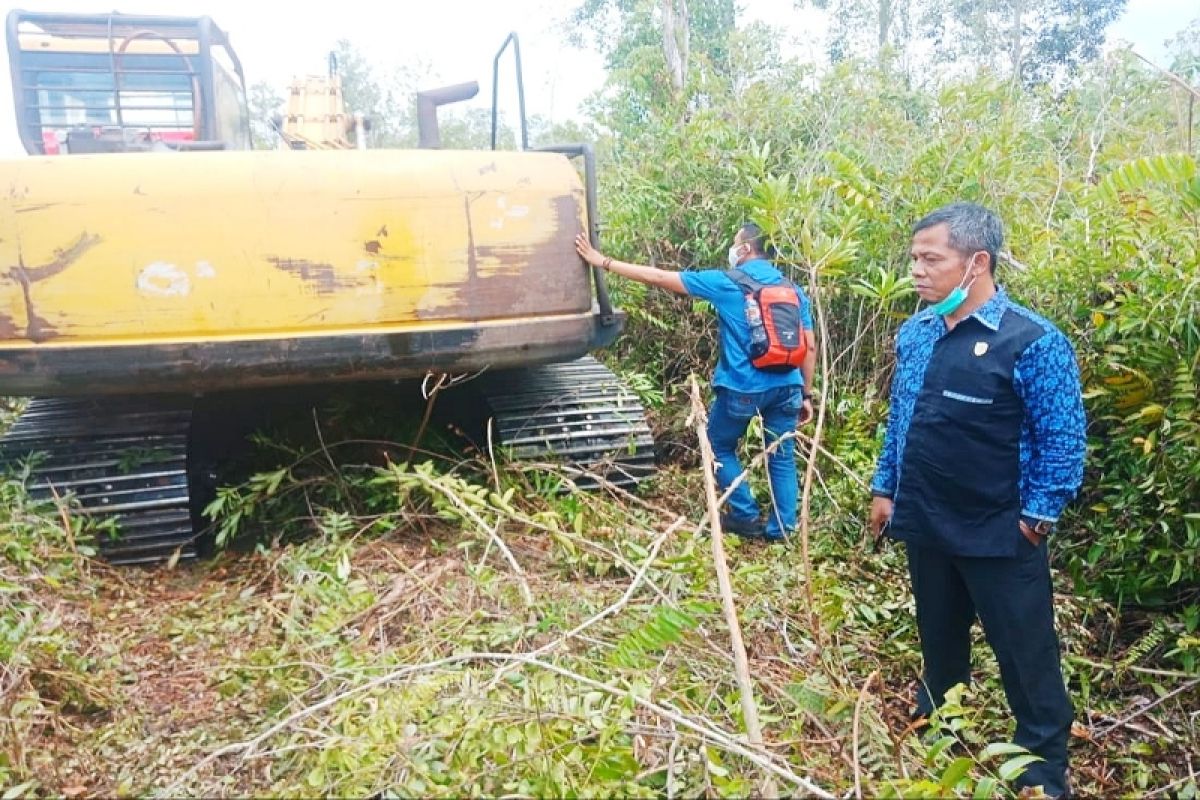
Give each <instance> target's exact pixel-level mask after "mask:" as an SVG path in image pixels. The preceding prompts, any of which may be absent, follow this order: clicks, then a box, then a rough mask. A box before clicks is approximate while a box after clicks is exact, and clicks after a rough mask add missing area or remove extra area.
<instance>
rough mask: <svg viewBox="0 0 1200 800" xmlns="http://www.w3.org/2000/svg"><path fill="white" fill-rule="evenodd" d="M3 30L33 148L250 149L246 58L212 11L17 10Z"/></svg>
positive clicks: (20, 115) (36, 151)
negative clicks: (243, 59) (148, 13)
mask: <svg viewBox="0 0 1200 800" xmlns="http://www.w3.org/2000/svg"><path fill="white" fill-rule="evenodd" d="M7 38H8V53H9V61H10V73H11V75H12V83H13V99H14V101H15V104H16V111H17V115H16V121H17V131H18V133H19V135H20V137H21V141H22V143H23V144H24V146H25V150H26V151H27V152H28V153H29V154H30V155H63V154H67V153H124V152H139V151H148V150H248V149H250V122H249V120H250V117H249V113H248V111H247V106H246V83H245V79H244V77H243V74H242V65H241V62H239V61H238V57H237V54H236V53H235V52H234V51H233V48H232V47H231V46H230V44H229V37H228V36H227V35H226V34H225V32H224V31H222V30H221V29H220V28H219V27H217V26H216V25H215V24H214V23H213V21H212V20H211V19H210V18H208V17H163V16H139V15H129V14H116V13H112V14H71V13H48V12H34V11H21V10H16V11H12V12H10V13H9V15H8V20H7Z"/></svg>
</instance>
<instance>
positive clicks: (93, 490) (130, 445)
mask: <svg viewBox="0 0 1200 800" xmlns="http://www.w3.org/2000/svg"><path fill="white" fill-rule="evenodd" d="M191 417H192V411H191V407H190V405H189V403H188V400H187V398H179V397H174V396H171V397H154V396H147V397H136V398H132V397H131V398H125V397H117V398H86V399H82V398H34V399H33V400H31V401H30V403H29V405H28V406H27V407H26V409H25V411H24V412H23V413H22V414H21V416H20V417H19V418H18V419H17V421H16V422H15V423H14V424H13V426H12V427H11V428H10V429H9V430H8V432H7V433H6V434H5V435H4V437H3V439H0V464H4V465H5V466H7V467H8V468H9V469H13V468H14V467H15V466H16V465H17V464H19V463H20V462H21V461H23V460H25V459H30V458H32V463H33V468H32V470H31V473H30V476H29V481H28V487H29V492H30V495H31V496H33V497H35V498H49V497H58V498H63V497H66V496H67V495H68V494H70V495H73V496H74V497H75V498H76V500H77V502H78V507H79V510H80V511H81V512H82V513H85V514H89V515H94V516H97V517H110V518H113V519H114V520H115V521H116V523H117V533H116V535H115V536H111V537H110V536H108V535H106V534H101V536H100V541H99V548H100V554H101V556H103V557H104V558H105V559H106V560H108V561H109V562H111V563H114V564H147V563H155V562H159V561H164V560H167V559H169V558H172V557H173V556H174V555H175V553H176V552H177V551H178V553H179V557H180V558H182V559H190V558H195V557H196V555H197V547H196V536H195V534H194V533H193V530H192V517H191V507H190V504H189V493H188V461H187V453H188V433H189V428H190V425H191Z"/></svg>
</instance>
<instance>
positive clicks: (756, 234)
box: [738, 222, 775, 258]
mask: <svg viewBox="0 0 1200 800" xmlns="http://www.w3.org/2000/svg"><path fill="white" fill-rule="evenodd" d="M738 235H739V236H741V237H742V242H743V243H744V244H748V245H750V247H751V248H753V250H754V252H755V253H756V254H757V255H760V256H766V257H767V258H774V257H775V246H774V245H773V244H771V242H770V241H768V240H767V235H766V234H765V233H763V229H762V228H760V227H759V226H758V225H755V224H754V223H753V222H746V223H743V224H742V227H740V228H738Z"/></svg>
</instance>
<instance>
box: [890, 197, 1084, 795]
mask: <svg viewBox="0 0 1200 800" xmlns="http://www.w3.org/2000/svg"><path fill="white" fill-rule="evenodd" d="M1002 244H1003V230H1002V227H1001V224H1000V220H999V219H998V218H997V217H996V215H995V214H993V213H992V212H991V211H989V210H987V209H985V208H982V207H980V206H977V205H973V204H969V203H954V204H952V205H948V206H945V207H943V208H940V209H938V210H937V211H934V212H933V213H931V214H929V215H928V216H926V217H925V218H924V219H922V220H921V221H920V222H918V223H917V224H916V226H915V227H914V228H913V238H912V252H911V255H912V268H911V270H912V277H913V281H914V282H915V284H916V290H917V294H918V295H919V296H920V297H921V299H922V300H925V301H926V302H929V303H933V304H934V305H933V306H932V307H930V308H926V309H924V310H922V311H920V312H919V313H917V314H916V315H914V316H913V317H912V318H910V319H909V320H907V321H906V322H905V323H904V324H903V325H902V326H901V327H900V332H899V334H898V335H897V337H896V374H895V377H894V379H893V381H892V393H891V410H890V413H889V415H888V423H887V434H886V436H885V437H884V444H883V452H882V453H881V454H880V457H879V464H878V467H877V469H876V472H875V477H874V480H873V481H872V483H871V493H872V495H874V497H873V499H872V503H871V520H870V524H871V528H872V530H873V532H874V534H875V535H876V537H879V536H882V535H883V534H884V533H885V532H886V534H887V535H889V536H891V537H892V538H894V539H899V540H901V541H903V542H904V543H905V546H906V550H907V554H908V565H909V575H910V577H911V578H912V587H913V595H914V598H915V600H916V613H917V629H918V632H919V634H920V638H921V652H922V655H923V656H924V660H925V671H924V676H923V680H922V685H921V687H920V689H919V690H918V692H917V707H916V712H915V713H916V715H917V716H927V715H928V714H930V713H931V712H932V711H933V709H934V708H936V707H937V706H938V705H940V704H941V703H942V701H943V700H944V694H945V692H946V690H947V689H949V688H950V687H951V686H954V685H955V684H958V683H963V684H966V683H969V682H970V678H971V672H970V660H971V640H970V628H971V625H972V623H973V622H974V620H975V617H976V616H977V615H978V617H979V620H980V622H981V623H982V624H983V630H984V633H985V635H986V637H987V640H988V643H989V644H990V645H991V646H992V650H993V651H994V652H995V653H996V660H997V661H998V662H999V665H1000V677H1001V680H1002V682H1003V684H1004V693H1005V696H1006V697H1007V698H1008V703H1009V706H1010V707H1011V709H1012V712H1013V716H1014V717H1016V721H1017V727H1016V734H1015V736H1014V741H1015V742H1016V744H1018V745H1021V746H1022V747H1025V748H1027V749H1028V750H1030V751H1031V752H1033V753H1035V754H1036V755H1038V756H1041V758H1042V759H1043V760H1042V761H1038V762H1035V763H1033V764H1031V765H1030V766H1029V768H1028V769H1027V770H1026V772H1025V773H1024V774H1023V775H1022V776H1021V777H1020V778H1018V779H1017V783H1018V784H1019V785H1021V786H1037V785H1041V786H1042V787H1043V789H1044V790H1045V792H1046V793H1047V794H1049V795H1051V796H1065V795H1067V794H1068V793H1069V791H1070V789H1069V785H1068V782H1067V739H1068V737H1069V735H1070V729H1071V718H1072V715H1073V713H1074V712H1073V709H1072V706H1071V701H1070V699H1069V698H1068V696H1067V692H1066V688H1065V687H1064V685H1063V677H1062V670H1061V667H1060V663H1059V643H1058V636H1057V634H1056V633H1055V629H1054V609H1053V593H1052V589H1051V584H1050V566H1049V560H1048V555H1047V547H1046V539H1047V537H1048V536H1049V535H1050V533H1051V531H1052V530H1053V528H1054V523H1055V522H1056V521H1057V520H1058V516H1059V514H1060V513H1061V512H1062V510H1063V507H1064V506H1066V504H1067V503H1068V502H1069V501H1070V500H1071V498H1072V497H1074V495H1075V492H1076V491H1077V490H1078V488H1079V484H1080V482H1081V481H1082V478H1083V460H1084V453H1085V432H1084V427H1085V420H1084V415H1083V398H1082V393H1081V391H1080V386H1079V369H1078V367H1077V366H1076V363H1075V355H1074V352H1073V351H1072V349H1071V345H1070V343H1069V342H1068V341H1067V339H1066V337H1065V336H1063V334H1062V333H1061V332H1059V330H1058V329H1057V328H1055V327H1054V325H1052V324H1051V323H1050V322H1048V321H1047V320H1045V319H1044V318H1042V317H1040V316H1038V315H1037V314H1034V313H1033V312H1031V311H1029V310H1028V309H1026V308H1023V307H1021V306H1019V305H1017V304H1016V303H1014V302H1013V301H1012V300H1011V299H1010V298H1009V297H1008V296H1007V295H1006V294H1005V293H1004V290H1003V289H1000V288H998V287H997V286H996V284H995V281H994V276H993V273H994V271H995V267H996V255H997V253H998V252H999V250H1000V248H1001V246H1002Z"/></svg>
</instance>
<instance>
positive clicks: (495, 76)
mask: <svg viewBox="0 0 1200 800" xmlns="http://www.w3.org/2000/svg"><path fill="white" fill-rule="evenodd" d="M509 43H511V44H512V46H513V56H514V58H515V59H516V68H517V103H518V105H519V106H520V109H521V149H522V150H528V149H529V126H528V125H527V124H526V122H525V78H524V76H523V73H522V70H521V42H520V40H519V39H518V38H517V32H516V31H513V32H512V33H510V34H508V38H507V39H505V40H504V44H502V45H500V49H499V50H497V51H496V57H495V58H494V59H492V149H493V150H495V149H496V112H497V107H496V103H497V100H498V97H499V93H500V56H502V55H504V51H505V50H507V49H508V45H509Z"/></svg>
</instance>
